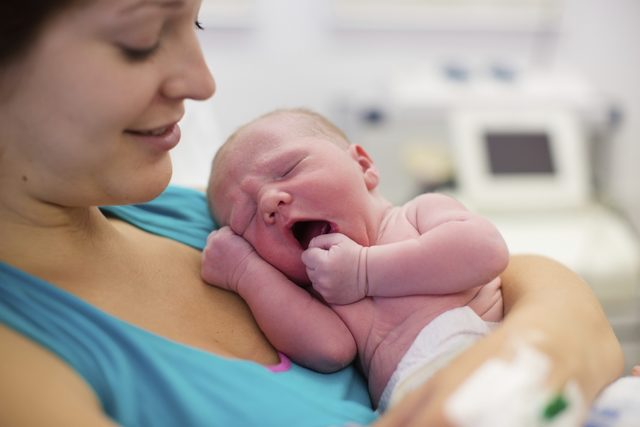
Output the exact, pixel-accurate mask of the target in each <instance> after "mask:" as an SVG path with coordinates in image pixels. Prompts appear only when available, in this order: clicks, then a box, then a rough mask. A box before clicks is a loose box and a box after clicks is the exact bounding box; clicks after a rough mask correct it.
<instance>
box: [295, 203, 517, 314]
mask: <svg viewBox="0 0 640 427" xmlns="http://www.w3.org/2000/svg"><path fill="white" fill-rule="evenodd" d="M405 212H406V215H407V218H406V220H407V221H408V222H409V223H410V224H411V225H412V226H413V227H414V228H415V229H416V230H417V231H418V233H419V236H418V237H416V238H411V239H405V240H401V241H398V242H394V243H388V244H384V245H376V246H371V247H363V246H361V245H359V244H357V243H355V242H354V241H352V240H351V239H349V238H348V237H347V236H345V235H343V234H339V233H333V234H326V235H322V236H318V237H316V238H314V239H313V240H312V241H311V242H310V244H309V249H308V250H307V251H305V252H304V253H303V256H302V260H303V261H304V263H305V265H306V267H307V273H308V275H309V278H310V279H311V281H312V283H313V287H314V288H315V289H316V290H317V291H318V292H319V293H320V294H321V295H322V296H323V297H324V298H325V300H326V301H327V302H329V303H333V304H349V303H352V302H355V301H357V300H359V299H361V298H364V297H365V296H383V297H396V296H405V295H424V294H449V293H455V292H460V291H463V290H466V289H470V288H472V287H475V286H478V285H482V284H485V283H488V282H490V281H491V280H493V279H494V278H496V277H497V276H498V274H500V273H501V272H502V270H504V269H505V267H506V266H507V263H508V261H509V253H508V250H507V247H506V244H505V242H504V240H503V239H502V236H501V235H500V233H499V232H498V230H497V229H496V228H495V227H494V226H493V224H491V223H490V222H489V221H487V220H486V219H484V218H482V217H481V216H479V215H476V214H474V213H472V212H469V211H468V210H467V209H465V208H464V207H463V206H462V205H461V204H460V203H459V202H457V201H456V200H454V199H452V198H450V197H447V196H444V195H440V194H426V195H422V196H419V197H417V198H415V199H414V200H412V201H411V202H409V203H408V204H407V205H406V206H405Z"/></svg>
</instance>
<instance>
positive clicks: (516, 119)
mask: <svg viewBox="0 0 640 427" xmlns="http://www.w3.org/2000/svg"><path fill="white" fill-rule="evenodd" d="M451 125H452V128H451V130H452V140H453V149H454V159H455V165H456V178H457V182H458V188H459V193H460V195H461V196H462V198H464V200H467V201H468V202H469V203H471V204H472V205H473V206H475V207H476V208H478V209H483V210H518V209H529V210H531V209H556V208H568V207H576V206H581V205H583V204H585V203H586V202H587V201H588V199H589V197H590V186H591V185H590V178H589V172H588V171H589V164H588V150H587V148H588V147H587V142H586V140H585V139H584V137H583V136H582V132H581V129H580V124H579V120H578V119H577V117H575V116H574V115H573V114H571V113H570V112H568V111H564V110H557V109H539V110H538V109H531V110H529V109H515V110H509V109H483V110H461V111H457V112H456V113H454V115H453V118H452V122H451Z"/></svg>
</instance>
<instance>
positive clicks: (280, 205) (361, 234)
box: [213, 117, 388, 285]
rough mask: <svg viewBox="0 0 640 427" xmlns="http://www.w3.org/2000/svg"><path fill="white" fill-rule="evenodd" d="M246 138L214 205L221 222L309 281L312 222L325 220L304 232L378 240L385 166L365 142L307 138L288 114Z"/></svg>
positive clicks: (296, 276)
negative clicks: (376, 163) (378, 167)
mask: <svg viewBox="0 0 640 427" xmlns="http://www.w3.org/2000/svg"><path fill="white" fill-rule="evenodd" d="M238 138H239V140H237V141H236V142H235V143H234V144H235V145H234V148H233V149H232V151H231V152H230V153H228V156H229V157H228V159H227V161H226V164H227V165H234V166H233V167H232V168H230V169H229V170H225V171H220V173H219V174H220V176H221V177H222V178H221V179H220V181H219V182H218V184H217V187H218V188H219V189H220V191H218V192H216V196H215V198H214V200H213V205H214V206H217V207H219V209H218V211H217V213H218V217H219V220H221V223H222V224H229V226H230V228H231V229H232V230H233V231H234V232H235V233H236V234H237V235H238V236H242V237H243V238H244V239H245V240H246V241H247V242H249V243H250V244H251V245H252V246H253V248H255V250H256V251H257V252H258V254H259V255H260V256H261V257H262V258H263V259H264V260H266V261H267V262H269V263H270V264H272V265H273V266H275V267H276V268H278V269H279V270H280V271H282V272H284V273H285V274H286V275H287V277H289V278H290V279H291V280H293V281H294V282H296V283H298V284H303V285H306V284H309V283H310V282H309V277H308V274H307V269H306V266H305V264H304V263H303V261H302V254H303V252H304V250H305V249H306V248H305V247H303V245H305V244H306V242H308V240H309V238H308V237H307V238H306V239H305V238H302V239H301V240H302V243H301V242H300V241H299V240H298V238H296V234H297V231H298V227H300V228H304V226H303V224H305V222H306V221H322V222H321V223H317V224H314V225H313V226H311V227H309V228H307V229H306V232H305V233H298V234H307V233H308V234H310V235H312V236H315V235H318V234H323V233H329V232H330V233H338V232H340V233H343V234H345V235H347V236H349V238H350V239H352V240H353V241H356V242H358V243H359V244H360V245H363V246H367V245H369V244H370V243H371V242H373V241H374V240H375V238H376V234H377V231H378V230H377V224H378V223H379V218H380V217H381V216H382V214H383V212H384V210H385V209H386V208H387V207H388V204H387V203H386V202H380V201H379V200H377V199H376V198H372V197H371V194H370V190H372V189H373V188H374V187H375V185H377V172H376V171H375V169H374V168H373V167H372V163H371V161H370V159H369V156H368V155H367V154H366V152H365V151H364V150H362V149H361V148H360V147H358V146H351V147H350V148H349V149H348V151H345V149H343V148H341V147H339V146H338V145H335V144H332V143H329V142H327V141H326V137H320V136H300V132H296V131H295V130H294V129H293V127H292V126H291V125H290V124H289V123H288V122H287V119H286V118H285V117H276V118H271V119H270V120H263V121H258V122H257V123H255V124H253V125H252V126H250V127H249V128H248V129H245V130H244V131H243V132H242V134H241V135H239V137H238ZM246 158H252V159H255V161H254V162H251V164H248V162H246V161H243V159H246ZM344 200H349V203H344ZM311 228H313V230H312V229H311ZM218 238H221V237H214V239H215V240H217V239H218Z"/></svg>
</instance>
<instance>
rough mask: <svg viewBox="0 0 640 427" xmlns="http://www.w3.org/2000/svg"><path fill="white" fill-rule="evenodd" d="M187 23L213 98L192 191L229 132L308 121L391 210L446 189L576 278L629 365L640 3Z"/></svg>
mask: <svg viewBox="0 0 640 427" xmlns="http://www.w3.org/2000/svg"><path fill="white" fill-rule="evenodd" d="M200 20H201V21H202V23H203V25H204V27H205V31H203V32H201V33H200V36H201V40H202V43H203V47H204V52H205V56H206V58H207V61H208V64H209V66H210V68H211V70H212V72H213V74H214V76H215V78H216V82H217V86H218V89H217V93H216V95H215V97H214V98H213V100H212V102H209V101H207V102H199V103H196V102H191V103H190V105H189V106H188V115H187V117H186V118H185V120H184V123H183V135H184V138H183V143H182V144H181V145H180V146H179V147H178V148H177V149H176V151H175V157H176V161H175V163H176V164H175V176H174V181H175V182H176V183H178V184H185V185H196V186H200V187H202V186H204V185H205V184H206V177H207V174H208V167H209V162H210V159H211V157H212V156H213V153H214V152H215V150H216V149H217V147H218V146H219V145H220V144H221V143H222V141H224V139H225V137H226V136H227V135H229V134H230V133H231V132H232V131H233V130H234V129H236V128H237V127H238V126H239V125H241V124H242V123H244V122H246V121H248V120H250V119H252V118H254V117H256V116H258V115H260V114H262V113H264V112H267V111H269V110H272V109H274V108H280V107H294V106H304V107H308V108H312V109H314V110H317V111H318V112H320V113H323V114H325V115H326V116H327V117H329V118H330V119H332V120H333V121H334V122H335V123H336V124H338V125H339V126H341V127H342V128H343V130H345V132H346V133H347V135H349V137H350V139H351V140H352V142H355V143H358V144H361V145H362V146H364V147H365V148H366V149H367V150H368V151H369V152H370V154H371V155H372V156H373V158H374V161H375V162H376V164H377V166H378V168H379V170H380V173H381V176H382V186H381V191H382V193H383V194H384V195H385V196H386V197H387V198H388V199H390V200H391V201H393V202H395V203H402V202H404V201H406V200H407V199H409V198H411V197H413V196H415V195H416V194H418V193H421V192H424V191H433V190H437V191H445V192H450V193H452V194H453V195H454V196H457V197H459V198H460V199H461V200H463V201H464V202H466V203H467V204H468V206H469V207H470V208H471V209H476V210H478V211H481V212H482V213H483V214H485V215H487V216H489V217H490V218H491V219H492V220H494V221H495V223H496V224H497V225H498V227H499V228H500V229H501V231H502V232H503V234H504V235H505V239H506V240H507V243H508V244H509V247H510V249H511V251H512V252H514V253H516V252H535V253H541V254H544V255H548V256H551V257H554V258H556V259H558V260H560V261H562V262H564V263H565V264H567V265H569V266H570V267H571V268H573V269H574V270H576V271H577V272H578V273H580V274H581V275H582V276H583V277H584V278H585V279H586V280H587V281H588V282H589V284H590V285H591V286H592V288H593V289H594V291H595V293H596V295H597V296H598V297H599V298H600V300H601V301H602V302H603V305H604V306H605V309H606V311H607V314H608V316H609V318H610V319H611V322H612V324H613V326H614V329H615V330H616V333H617V334H618V337H619V338H620V339H621V341H622V342H623V346H624V348H625V353H626V356H627V358H628V360H627V367H629V366H631V365H632V363H633V362H636V363H637V362H640V304H639V297H638V293H639V292H638V289H639V286H640V249H639V247H640V244H639V241H640V240H639V238H638V231H639V230H640V189H638V183H639V182H640V167H639V166H638V162H639V161H640V77H639V76H640V49H639V48H638V41H640V1H638V0H306V1H300V0H204V1H203V5H202V9H201V14H200ZM501 165H502V166H501ZM504 165H508V166H507V167H505V166H504ZM514 165H515V166H514ZM594 345H597V343H594Z"/></svg>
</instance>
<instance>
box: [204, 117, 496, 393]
mask: <svg viewBox="0 0 640 427" xmlns="http://www.w3.org/2000/svg"><path fill="white" fill-rule="evenodd" d="M308 126H309V122H308V121H305V120H302V119H301V118H300V116H295V115H294V116H293V118H292V116H291V115H283V114H280V115H275V116H273V115H272V116H267V117H266V118H262V119H258V120H257V121H256V122H253V123H252V124H250V125H249V126H248V127H245V128H243V129H242V130H240V131H239V132H238V133H237V134H236V136H235V139H234V140H233V142H232V143H231V145H227V146H225V147H223V149H222V150H221V153H220V154H219V157H218V158H217V159H216V162H215V164H214V172H213V178H212V181H211V186H210V193H209V197H210V198H211V200H212V208H213V210H214V212H215V214H216V218H217V219H218V221H219V222H220V224H221V225H225V226H223V227H222V228H221V229H220V230H219V231H217V232H214V233H212V234H211V235H210V237H209V239H208V242H207V245H206V248H205V250H204V251H203V264H202V265H203V267H202V277H203V279H204V280H205V281H206V282H208V283H212V284H215V285H216V286H220V287H223V288H226V289H229V290H231V291H234V292H237V293H238V294H239V295H240V296H241V297H242V298H243V299H244V300H245V302H246V303H247V304H248V306H249V307H250V309H251V311H252V313H253V314H254V316H255V318H256V320H257V321H258V324H259V325H260V328H261V329H262V330H263V332H264V333H265V335H266V336H267V337H268V338H269V340H270V341H271V342H272V344H273V345H274V346H275V347H276V348H278V349H279V350H280V351H282V352H284V353H286V354H287V355H289V356H290V357H291V358H292V360H294V361H296V362H298V363H301V364H302V365H304V366H308V367H311V368H312V369H316V370H319V371H323V372H331V371H334V370H336V369H340V368H341V367H343V366H345V365H346V364H348V363H350V362H351V361H352V360H353V358H354V357H355V356H356V355H359V361H360V364H361V366H362V368H363V371H364V373H365V375H367V377H368V380H369V388H370V392H371V396H372V398H373V399H374V401H377V399H378V398H379V396H380V394H381V392H382V389H383V387H384V385H385V384H386V382H387V380H388V378H389V377H390V375H391V373H392V372H393V370H394V369H395V367H396V366H397V363H398V361H399V360H400V358H401V357H402V355H403V354H404V352H405V351H406V350H407V349H408V348H409V346H410V345H411V343H412V342H413V339H414V338H415V336H416V334H417V333H418V332H419V331H420V330H421V329H422V328H423V327H424V325H426V324H428V323H429V322H430V321H431V320H432V319H433V318H435V317H436V316H437V315H439V314H440V313H442V312H444V311H445V310H448V309H451V308H454V307H460V306H463V305H468V306H469V307H470V308H472V309H473V310H474V311H475V312H476V313H477V314H478V315H480V316H481V317H482V318H483V319H485V320H492V321H497V320H500V319H501V317H502V299H501V295H500V281H499V279H496V276H497V275H498V274H499V273H500V272H501V271H502V270H503V269H504V268H505V266H506V264H507V262H508V251H507V248H506V245H505V244H504V240H503V239H502V237H501V236H500V234H499V233H498V232H497V230H496V229H495V227H494V226H493V225H492V224H490V223H489V222H488V221H486V220H485V219H483V218H481V217H479V216H477V215H474V214H473V213H471V212H469V211H468V210H466V209H465V208H464V206H462V205H461V204H460V203H458V202H457V201H455V200H453V199H451V198H449V197H446V196H443V195H437V194H425V195H421V196H418V197H416V198H414V199H413V200H411V201H409V202H407V203H406V204H404V205H402V206H397V207H394V206H391V204H390V203H389V202H387V201H386V200H385V199H384V198H383V197H382V196H380V195H378V193H377V192H376V187H377V185H378V174H377V172H376V170H375V168H374V166H373V163H372V161H371V159H370V158H369V156H368V155H367V153H366V152H365V151H364V150H363V149H362V147H359V146H357V145H350V146H348V147H347V146H346V145H345V146H339V145H336V144H333V143H332V142H330V141H327V135H316V134H314V133H313V132H311V131H309V130H308V129H309V127H308ZM311 128H313V126H311ZM309 221H313V222H312V223H311V224H310V225H304V224H308V222H309ZM226 224H228V225H226ZM300 224H302V225H300ZM301 230H302V231H301ZM307 245H308V247H307ZM292 282H295V283H297V284H298V285H305V286H306V285H308V284H312V288H308V290H309V291H310V292H306V291H305V289H302V288H301V287H299V286H295V285H294V283H292ZM483 284H486V286H482V285H483ZM311 294H313V295H318V296H321V297H322V299H323V300H324V302H325V303H328V304H329V305H327V304H325V303H323V302H321V301H319V300H318V299H316V298H314V297H313V296H312V295H311Z"/></svg>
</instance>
